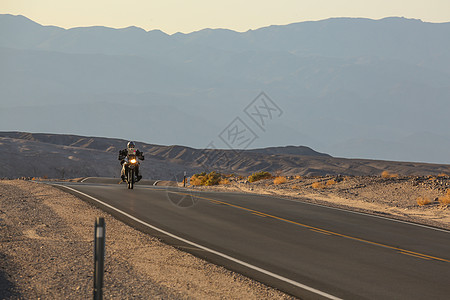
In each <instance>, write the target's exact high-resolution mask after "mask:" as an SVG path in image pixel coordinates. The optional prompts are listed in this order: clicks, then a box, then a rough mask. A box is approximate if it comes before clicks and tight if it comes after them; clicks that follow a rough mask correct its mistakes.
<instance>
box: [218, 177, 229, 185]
mask: <svg viewBox="0 0 450 300" xmlns="http://www.w3.org/2000/svg"><path fill="white" fill-rule="evenodd" d="M219 184H230V180H228V179H227V178H223V179H221V180H220V181H219Z"/></svg>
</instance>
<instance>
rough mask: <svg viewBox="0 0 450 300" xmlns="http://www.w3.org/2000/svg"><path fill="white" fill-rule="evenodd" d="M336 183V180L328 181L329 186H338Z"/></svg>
mask: <svg viewBox="0 0 450 300" xmlns="http://www.w3.org/2000/svg"><path fill="white" fill-rule="evenodd" d="M336 183H337V182H336V180H334V179H330V180H328V181H327V185H333V184H336Z"/></svg>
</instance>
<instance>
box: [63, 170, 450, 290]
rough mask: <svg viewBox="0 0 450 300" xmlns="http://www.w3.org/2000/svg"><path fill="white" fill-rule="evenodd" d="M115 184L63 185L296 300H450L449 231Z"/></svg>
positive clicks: (262, 200) (294, 205) (264, 199)
mask: <svg viewBox="0 0 450 300" xmlns="http://www.w3.org/2000/svg"><path fill="white" fill-rule="evenodd" d="M117 183H118V180H117V179H115V180H111V179H110V180H109V181H105V180H103V179H95V178H89V179H86V180H84V182H83V183H61V185H63V187H62V189H64V190H66V191H69V192H71V193H73V194H75V195H77V196H79V197H81V198H84V199H85V200H87V201H89V202H91V203H94V204H95V205H97V206H99V207H101V208H103V209H105V210H106V211H108V212H110V213H112V214H113V215H115V216H116V217H118V218H120V219H122V220H124V221H126V222H128V223H130V224H131V225H133V226H135V227H138V228H139V229H141V230H143V231H146V232H149V233H151V234H153V235H156V236H158V237H160V238H161V239H163V240H164V241H166V242H167V243H169V244H172V245H175V246H177V247H179V248H182V249H183V250H185V251H188V252H191V253H193V254H195V255H197V256H199V257H202V258H205V259H207V260H209V261H211V262H214V263H216V264H220V265H223V266H226V267H227V268H229V269H232V270H235V271H237V272H240V273H243V274H244V275H247V276H249V277H252V278H254V279H256V280H259V281H261V282H264V283H266V284H268V285H270V286H273V287H275V288H278V289H280V290H283V291H285V292H288V293H290V294H292V295H294V296H298V297H300V298H305V299H315V298H317V299H322V298H324V299H326V298H328V299H337V298H343V299H449V297H450V296H449V295H450V232H449V231H446V230H442V229H436V228H431V227H427V226H421V225H416V224H411V223H406V222H401V221H394V220H390V219H386V218H380V217H375V216H369V215H365V214H361V213H355V212H349V211H345V210H340V209H334V208H328V207H323V206H318V205H313V204H308V203H304V202H301V201H294V200H288V199H282V198H277V197H270V196H263V195H253V194H240V193H219V192H192V191H189V190H187V189H182V188H175V187H158V186H157V185H156V186H153V185H152V184H153V183H154V182H153V181H148V182H144V183H147V185H144V184H140V185H139V184H138V185H136V186H135V189H134V190H128V189H127V188H126V186H125V185H124V184H117Z"/></svg>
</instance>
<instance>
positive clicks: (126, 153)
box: [119, 141, 144, 182]
mask: <svg viewBox="0 0 450 300" xmlns="http://www.w3.org/2000/svg"><path fill="white" fill-rule="evenodd" d="M130 155H136V157H137V158H139V159H140V160H144V153H143V152H141V151H139V150H137V149H136V145H135V144H134V142H131V141H130V142H128V144H127V148H126V149H123V150H120V151H119V160H120V164H121V165H122V171H121V172H120V177H121V178H122V181H124V182H125V177H126V176H125V174H127V171H128V170H126V165H127V164H125V157H126V158H127V159H129V157H130ZM134 170H135V172H136V182H138V181H139V180H141V179H142V175H141V174H139V163H138V164H137V165H136V167H135V169H134Z"/></svg>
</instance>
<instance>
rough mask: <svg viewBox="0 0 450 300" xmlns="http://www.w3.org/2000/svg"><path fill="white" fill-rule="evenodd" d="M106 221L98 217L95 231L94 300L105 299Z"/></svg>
mask: <svg viewBox="0 0 450 300" xmlns="http://www.w3.org/2000/svg"><path fill="white" fill-rule="evenodd" d="M104 264H105V219H104V218H102V217H98V218H97V220H96V221H95V229H94V300H101V299H103V275H104Z"/></svg>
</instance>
